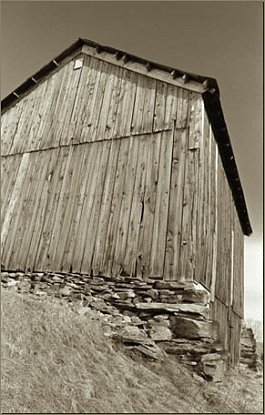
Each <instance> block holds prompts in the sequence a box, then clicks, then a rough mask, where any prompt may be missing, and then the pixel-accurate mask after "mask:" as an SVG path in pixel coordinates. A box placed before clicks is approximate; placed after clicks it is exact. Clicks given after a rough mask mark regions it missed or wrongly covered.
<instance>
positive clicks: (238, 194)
mask: <svg viewBox="0 0 265 415" xmlns="http://www.w3.org/2000/svg"><path fill="white" fill-rule="evenodd" d="M202 97H203V101H204V105H205V109H206V113H207V115H208V118H209V121H210V124H211V127H212V130H213V133H214V137H215V140H216V142H217V145H218V151H219V154H220V157H221V160H222V164H223V167H224V170H225V173H226V176H227V179H228V183H229V186H230V189H231V192H232V196H233V199H234V202H235V206H236V210H237V213H238V217H239V221H240V224H241V228H242V231H243V233H244V235H246V236H249V235H250V234H251V233H252V228H251V225H250V220H249V216H248V210H247V205H246V201H245V197H244V193H243V189H242V185H241V181H240V178H239V174H238V169H237V165H236V161H235V156H234V153H233V149H232V145H231V141H230V137H229V134H228V130H227V126H226V122H225V119H224V115H223V111H222V107H221V102H220V98H219V97H218V96H217V95H216V94H214V95H213V94H211V93H209V92H205V93H203V94H202Z"/></svg>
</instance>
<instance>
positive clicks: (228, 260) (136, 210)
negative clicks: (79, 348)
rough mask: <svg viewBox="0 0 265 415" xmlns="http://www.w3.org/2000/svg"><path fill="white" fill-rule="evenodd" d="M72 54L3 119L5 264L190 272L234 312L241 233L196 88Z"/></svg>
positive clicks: (177, 276)
mask: <svg viewBox="0 0 265 415" xmlns="http://www.w3.org/2000/svg"><path fill="white" fill-rule="evenodd" d="M79 58H80V59H82V60H83V66H82V68H80V69H76V70H74V62H73V61H72V62H70V63H68V64H66V65H65V66H64V67H63V68H62V69H60V70H58V71H57V72H56V73H55V74H53V75H52V76H51V77H50V78H48V79H47V80H45V81H44V82H43V83H41V84H40V85H39V86H37V87H36V88H35V89H34V90H33V91H32V92H31V93H30V94H28V95H27V96H26V97H24V98H23V99H22V100H21V101H19V102H18V103H17V104H16V105H14V106H13V107H12V108H11V109H9V110H8V111H7V112H6V113H5V114H4V115H3V117H2V156H3V157H2V177H3V185H2V186H3V187H2V263H3V265H4V267H5V268H8V269H17V268H21V269H38V270H63V271H68V270H70V269H72V270H74V271H78V272H79V271H80V272H88V273H89V272H92V271H93V272H94V273H95V272H96V273H98V272H103V273H109V274H118V273H119V272H122V271H123V272H127V273H129V274H133V275H137V276H143V277H145V276H152V277H157V278H164V279H168V280H191V279H196V280H198V281H201V282H202V283H204V285H205V286H207V287H208V288H209V289H210V290H211V291H212V293H213V298H214V296H216V297H217V298H218V299H219V301H220V302H221V303H222V304H224V305H225V306H226V307H229V306H230V300H231V290H233V293H234V299H233V309H234V311H235V313H237V315H239V316H242V312H243V311H242V310H243V294H242V291H243V290H242V284H243V271H242V267H243V260H242V252H243V235H242V230H241V227H240V224H239V221H238V216H237V212H236V210H235V207H234V203H233V199H232V195H231V191H230V188H229V185H228V181H227V178H226V176H225V173H224V169H223V166H222V162H221V159H220V156H219V154H218V149H217V145H216V142H215V139H214V137H213V134H212V131H211V128H210V125H209V122H208V119H207V115H206V113H205V111H204V105H203V100H202V97H201V95H200V94H199V93H195V92H191V91H187V90H185V89H182V88H178V87H176V86H174V85H170V84H167V83H165V82H162V81H159V80H156V79H151V78H150V77H146V76H144V75H140V74H137V73H135V72H133V71H129V70H127V69H124V68H121V67H119V66H115V65H112V64H110V63H107V62H104V61H102V60H99V59H96V58H93V57H91V56H87V55H80V57H79ZM232 231H233V236H232ZM232 239H233V242H232ZM232 243H233V255H231V249H232ZM232 256H233V261H232ZM232 273H233V280H232Z"/></svg>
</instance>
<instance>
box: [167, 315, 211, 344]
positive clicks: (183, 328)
mask: <svg viewBox="0 0 265 415" xmlns="http://www.w3.org/2000/svg"><path fill="white" fill-rule="evenodd" d="M170 322H171V329H172V332H173V334H174V335H175V336H176V337H181V338H184V339H200V338H210V339H216V337H217V333H216V327H215V325H214V324H213V322H212V321H211V320H206V321H203V320H195V319H192V318H188V317H181V316H179V315H175V316H171V317H170Z"/></svg>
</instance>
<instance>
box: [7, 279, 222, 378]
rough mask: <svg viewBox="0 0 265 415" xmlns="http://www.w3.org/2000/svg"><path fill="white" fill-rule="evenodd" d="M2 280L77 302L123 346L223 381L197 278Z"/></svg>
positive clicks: (218, 349)
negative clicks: (168, 358) (97, 317)
mask: <svg viewBox="0 0 265 415" xmlns="http://www.w3.org/2000/svg"><path fill="white" fill-rule="evenodd" d="M1 284H2V287H6V288H13V289H15V290H17V291H18V292H21V293H23V292H26V293H32V294H34V295H36V296H46V295H53V296H56V297H60V298H64V299H65V300H67V302H68V303H70V304H72V305H75V304H78V305H79V308H78V312H79V314H87V313H88V314H91V312H94V313H95V312H96V313H98V314H99V315H101V317H102V320H103V321H104V322H105V323H106V326H107V327H108V332H107V335H109V336H111V337H112V338H113V339H114V340H115V341H117V342H120V343H122V344H124V346H125V347H126V348H129V349H133V350H134V351H135V352H138V353H141V354H143V355H145V356H147V357H149V358H152V359H163V357H164V356H165V355H166V354H170V355H174V356H175V358H176V359H177V360H178V361H180V362H182V363H183V364H185V365H188V366H190V367H192V369H193V370H194V371H196V372H197V374H199V375H200V376H202V377H203V378H205V379H208V380H214V381H219V380H221V379H222V375H223V373H224V371H225V361H226V354H225V352H224V351H223V349H222V345H221V344H220V342H219V341H218V327H217V324H216V323H215V322H214V321H212V320H211V319H210V295H209V292H208V291H207V289H206V288H204V287H203V286H202V285H201V284H199V283H197V282H170V281H168V282H166V281H156V280H152V279H147V280H140V279H137V278H131V277H129V276H119V277H116V278H115V279H114V278H110V277H107V276H89V275H80V274H73V273H72V274H69V273H67V274H59V273H51V272H49V273H46V272H42V273H39V272H33V273H21V272H2V274H1Z"/></svg>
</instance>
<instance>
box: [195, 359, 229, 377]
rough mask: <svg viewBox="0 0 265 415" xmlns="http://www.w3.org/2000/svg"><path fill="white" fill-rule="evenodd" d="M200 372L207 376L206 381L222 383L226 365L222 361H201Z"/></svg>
mask: <svg viewBox="0 0 265 415" xmlns="http://www.w3.org/2000/svg"><path fill="white" fill-rule="evenodd" d="M197 368H198V371H199V373H202V374H203V375H205V377H206V379H208V380H211V381H213V382H222V380H223V378H224V374H225V371H226V364H225V362H224V361H223V360H222V359H216V360H213V359H212V360H206V359H205V360H201V362H199V364H198V367H197Z"/></svg>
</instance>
